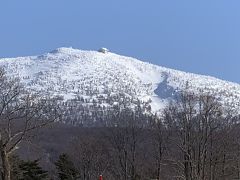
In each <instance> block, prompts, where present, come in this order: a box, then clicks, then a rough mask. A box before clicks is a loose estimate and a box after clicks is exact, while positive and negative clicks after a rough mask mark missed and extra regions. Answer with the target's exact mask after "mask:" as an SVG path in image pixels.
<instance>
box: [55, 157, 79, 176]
mask: <svg viewBox="0 0 240 180" xmlns="http://www.w3.org/2000/svg"><path fill="white" fill-rule="evenodd" d="M55 165H56V168H57V170H58V176H59V178H60V179H61V180H76V179H77V177H78V171H77V169H76V168H75V166H74V164H73V162H72V161H71V160H70V158H69V156H68V155H67V154H61V155H60V156H59V159H58V161H57V162H56V163H55Z"/></svg>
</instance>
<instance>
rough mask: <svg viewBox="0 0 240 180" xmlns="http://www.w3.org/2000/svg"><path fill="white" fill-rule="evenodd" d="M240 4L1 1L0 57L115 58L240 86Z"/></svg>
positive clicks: (216, 0) (218, 0) (219, 0)
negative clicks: (67, 54) (60, 54)
mask: <svg viewBox="0 0 240 180" xmlns="http://www.w3.org/2000/svg"><path fill="white" fill-rule="evenodd" d="M239 7H240V1H239V0H231V1H227V0H201V1H193V0H148V1H147V0H121V1H114V0H101V1H100V0H38V1H34V0H7V1H3V0H0V57H16V56H25V55H37V54H42V53H45V52H49V51H51V50H53V49H55V48H57V47H62V46H66V47H70V46H72V47H74V48H79V49H86V50H88V49H91V50H95V49H96V50H97V49H98V48H99V47H102V46H104V47H107V48H109V49H110V50H111V51H113V52H116V53H119V54H123V55H128V56H133V57H136V58H139V59H142V60H145V61H149V62H152V63H154V64H159V65H162V66H166V67H171V68H174V69H180V70H184V71H189V72H194V73H200V74H207V75H212V76H216V77H219V78H221V79H225V80H230V81H235V82H238V83H240V70H239V69H240V11H239Z"/></svg>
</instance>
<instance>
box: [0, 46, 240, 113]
mask: <svg viewBox="0 0 240 180" xmlns="http://www.w3.org/2000/svg"><path fill="white" fill-rule="evenodd" d="M0 67H2V68H4V69H5V70H6V72H7V74H8V75H10V76H16V77H19V78H20V79H21V81H22V82H23V83H24V84H25V85H26V87H27V88H28V89H30V90H32V91H37V92H41V93H42V94H45V95H50V96H57V97H58V98H59V99H62V100H63V101H65V102H66V101H71V100H73V99H75V100H76V99H77V101H79V102H80V103H81V105H82V106H88V105H89V104H90V105H91V106H93V104H94V103H96V104H97V105H95V106H101V107H111V108H116V107H118V108H119V109H121V108H123V107H125V106H128V107H131V108H135V107H136V106H138V105H139V104H141V106H143V107H144V109H145V110H146V111H151V112H157V111H158V110H161V109H163V108H164V107H166V105H167V104H168V103H169V101H171V100H173V99H174V97H175V96H176V95H177V94H178V92H180V91H182V90H185V88H186V84H188V91H189V92H194V93H200V92H203V93H208V94H211V95H214V96H215V97H216V98H217V99H219V101H220V102H221V103H222V104H223V105H224V106H225V107H229V108H232V109H234V110H236V111H237V112H239V111H240V103H239V102H240V85H239V84H237V83H234V82H229V81H225V80H221V79H218V78H215V77H212V76H206V75H198V74H194V73H187V72H183V71H179V70H175V69H170V68H165V67H162V66H158V65H154V64H151V63H147V62H143V61H140V60H138V59H135V58H132V57H126V56H121V55H117V54H114V53H111V52H106V53H103V52H97V51H84V50H78V49H72V48H65V47H62V48H58V49H56V50H53V51H51V52H49V53H45V54H43V55H39V56H28V57H18V58H2V59H0ZM126 104H127V105H126Z"/></svg>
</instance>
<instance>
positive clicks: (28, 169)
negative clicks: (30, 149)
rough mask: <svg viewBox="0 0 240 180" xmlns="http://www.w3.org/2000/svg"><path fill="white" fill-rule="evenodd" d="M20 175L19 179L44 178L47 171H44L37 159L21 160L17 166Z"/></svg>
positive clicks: (32, 179) (34, 179)
mask: <svg viewBox="0 0 240 180" xmlns="http://www.w3.org/2000/svg"><path fill="white" fill-rule="evenodd" d="M19 168H20V170H21V172H22V177H21V178H20V180H46V179H48V173H47V171H44V170H43V169H42V168H41V167H40V166H39V164H38V160H34V161H26V162H22V163H21V164H20V166H19Z"/></svg>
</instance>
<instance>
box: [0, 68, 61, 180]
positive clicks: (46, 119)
mask: <svg viewBox="0 0 240 180" xmlns="http://www.w3.org/2000/svg"><path fill="white" fill-rule="evenodd" d="M57 117H58V116H57V111H56V107H55V106H54V103H53V102H50V101H48V100H47V99H46V98H39V97H38V96H37V95H34V94H31V93H29V92H27V91H26V90H25V89H24V88H23V86H22V85H21V83H20V81H19V80H18V79H16V78H12V79H10V78H8V77H7V76H6V74H5V72H4V71H3V70H0V151H1V154H0V156H1V160H2V179H3V180H10V179H11V173H10V171H11V164H10V161H9V157H10V156H11V154H13V152H14V151H15V150H16V149H17V148H18V146H19V145H20V143H21V142H22V141H24V140H27V139H28V138H29V137H30V136H31V133H32V132H33V131H35V130H37V129H39V128H42V127H44V126H46V125H48V124H49V123H52V122H54V121H55V120H56V118H57Z"/></svg>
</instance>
